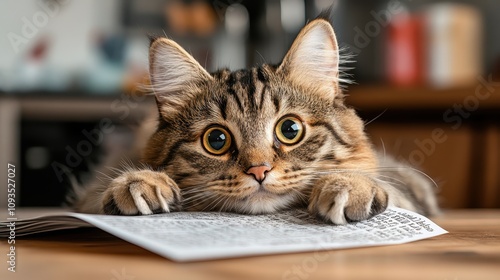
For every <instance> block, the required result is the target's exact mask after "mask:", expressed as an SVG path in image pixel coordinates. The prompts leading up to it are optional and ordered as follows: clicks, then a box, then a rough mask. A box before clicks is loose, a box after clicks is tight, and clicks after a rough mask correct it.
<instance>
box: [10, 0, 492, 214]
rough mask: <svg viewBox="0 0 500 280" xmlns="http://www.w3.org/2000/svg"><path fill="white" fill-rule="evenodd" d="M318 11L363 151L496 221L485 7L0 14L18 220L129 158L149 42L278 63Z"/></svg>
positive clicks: (205, 60) (260, 0) (37, 8)
mask: <svg viewBox="0 0 500 280" xmlns="http://www.w3.org/2000/svg"><path fill="white" fill-rule="evenodd" d="M330 6H332V7H333V9H332V15H331V21H332V23H333V25H334V28H335V31H336V33H337V36H338V41H339V44H340V46H341V48H342V52H343V53H344V54H345V55H346V56H349V57H351V58H350V59H349V60H352V62H350V63H346V64H344V65H343V66H344V72H345V73H344V75H345V76H346V77H348V78H350V79H351V80H353V81H354V82H355V83H354V84H353V85H349V86H348V87H347V88H346V92H347V94H348V95H349V96H348V99H347V102H348V103H349V104H350V105H352V106H353V107H355V108H356V109H357V110H358V112H359V113H360V115H361V116H362V118H363V119H364V120H365V122H366V123H367V132H368V133H369V134H370V136H371V137H372V140H373V143H374V145H375V146H377V147H378V148H379V149H380V150H381V151H385V152H386V153H388V154H392V155H394V156H395V157H396V158H397V159H399V160H401V161H404V162H407V163H408V164H411V165H413V166H415V167H417V168H420V169H422V170H423V171H425V172H426V173H427V174H429V175H430V176H431V177H432V178H434V180H435V181H436V182H437V183H438V186H439V187H438V192H439V196H440V202H441V205H442V206H443V207H446V208H477V207H500V172H499V171H500V170H499V166H500V148H499V146H500V118H499V117H500V110H499V109H500V97H499V92H500V29H499V28H498V27H499V26H500V17H499V16H498V11H500V2H499V1H495V0H482V1H472V0H469V1H465V0H464V1H431V0H428V1H426V0H422V1H411V0H389V1H387V0H376V1H361V0H337V1H333V0H314V1H304V0H254V1H245V0H213V1H212V0H209V1H202V0H183V1H181V0H148V1H144V0H142V1H139V0H123V1H118V0H107V1H98V0H85V1H83V0H24V1H18V0H4V1H1V3H0V154H1V158H0V161H1V164H2V166H4V167H5V166H7V164H8V163H13V164H15V165H16V175H17V177H16V182H17V184H16V186H17V188H16V194H17V206H18V207H20V206H59V205H61V204H62V202H63V201H64V196H65V193H66V191H67V189H68V188H69V186H70V184H71V183H72V182H79V183H82V182H85V181H87V180H88V179H89V176H94V174H91V173H90V172H89V171H90V170H92V169H93V168H94V167H95V166H96V165H97V164H99V162H100V160H101V159H102V158H103V156H104V155H107V154H110V153H115V154H116V153H121V152H123V151H126V150H128V149H131V148H132V147H133V144H132V143H133V142H134V140H135V138H136V135H137V124H138V123H140V122H141V121H142V120H143V119H144V118H145V116H146V115H147V114H148V112H149V111H151V110H156V108H155V106H154V102H153V100H152V99H151V97H145V96H143V93H142V92H141V91H140V90H139V88H138V87H137V84H138V83H144V82H147V63H148V45H149V40H148V37H147V35H148V34H149V35H166V36H168V37H169V38H172V39H174V40H176V41H177V42H179V44H180V45H182V46H183V47H185V48H186V49H187V50H188V51H189V52H190V53H191V54H192V55H193V56H194V57H195V58H196V59H197V60H198V61H199V62H200V64H201V65H203V66H205V67H206V68H207V69H208V70H210V71H213V70H216V69H218V68H222V67H227V68H230V69H233V70H236V69H239V68H245V67H248V66H253V65H256V64H260V63H264V62H266V63H279V62H280V61H281V59H282V58H283V56H284V54H285V53H286V51H287V49H288V48H289V46H290V45H291V43H292V41H293V39H294V38H295V36H296V35H297V33H298V32H299V30H300V28H301V27H302V26H303V25H304V24H305V23H306V22H307V21H309V20H311V19H313V18H315V17H316V16H317V15H318V14H319V13H320V11H322V10H324V9H326V8H328V7H330ZM0 181H2V182H5V181H7V172H6V171H2V172H0ZM0 191H1V192H2V193H7V186H6V184H2V185H1V186H0ZM6 205H7V201H6V200H5V201H4V200H2V201H0V206H6Z"/></svg>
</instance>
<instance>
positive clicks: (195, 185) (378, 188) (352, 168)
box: [75, 17, 439, 224]
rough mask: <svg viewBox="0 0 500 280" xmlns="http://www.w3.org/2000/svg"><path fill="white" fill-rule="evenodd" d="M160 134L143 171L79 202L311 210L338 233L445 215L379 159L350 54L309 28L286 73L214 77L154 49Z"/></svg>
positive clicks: (121, 207) (408, 172) (127, 209)
mask: <svg viewBox="0 0 500 280" xmlns="http://www.w3.org/2000/svg"><path fill="white" fill-rule="evenodd" d="M149 60H150V81H151V85H152V90H153V91H154V95H155V98H156V102H157V106H158V125H157V127H156V129H155V130H154V132H153V133H152V135H151V137H150V139H149V141H148V142H147V144H146V145H145V148H144V150H143V155H142V158H141V161H140V162H141V165H137V166H136V167H134V168H130V169H128V170H124V171H123V172H120V173H119V174H117V175H116V176H115V177H112V178H109V179H108V180H107V181H105V182H103V183H100V184H93V185H92V186H90V187H89V188H87V189H85V190H84V191H83V192H82V193H80V194H79V197H78V199H77V202H76V204H75V209H76V210H77V211H79V212H85V213H99V214H115V215H116V214H118V215H137V214H139V215H141V214H142V215H148V214H153V213H160V212H170V211H231V212H238V213H247V214H260V213H272V212H275V211H279V210H282V209H289V208H294V207H304V208H305V207H307V209H308V211H309V212H310V213H311V214H313V215H315V216H317V217H318V218H320V219H323V220H325V221H326V222H331V223H334V224H345V223H348V222H351V221H361V220H365V219H368V218H370V217H373V216H374V215H377V214H379V213H381V212H383V211H384V210H385V209H386V208H387V207H388V206H397V207H402V208H405V209H409V210H412V211H416V212H419V213H422V214H425V215H433V214H436V213H438V211H439V208H438V206H437V202H436V197H435V194H434V191H433V185H432V184H431V181H430V180H429V179H427V178H426V177H425V176H424V175H422V174H423V173H421V172H418V171H417V170H415V169H413V168H410V167H407V166H404V165H402V164H400V163H397V162H395V161H394V160H392V159H391V158H389V157H386V156H381V155H377V153H376V152H375V150H374V148H373V147H372V144H371V143H370V141H369V139H368V138H367V135H366V134H365V132H364V123H363V121H362V120H361V119H360V118H359V117H358V116H357V115H356V113H355V111H354V110H353V109H351V108H349V107H348V106H347V105H346V104H345V102H344V94H343V92H342V89H341V84H340V80H341V79H340V78H339V77H340V74H339V63H340V55H339V47H338V44H337V40H336V36H335V33H334V30H333V27H332V25H331V24H330V23H329V21H328V20H326V19H324V18H321V17H320V18H317V19H315V20H313V21H311V22H309V23H308V24H307V25H306V26H305V27H304V28H303V29H302V30H301V31H300V33H299V34H298V36H297V38H296V39H295V41H294V42H293V44H292V46H291V48H290V50H289V51H288V53H287V54H286V55H285V57H284V59H283V61H282V62H281V63H280V64H279V65H270V64H263V65H261V66H259V67H254V68H250V69H245V70H238V71H234V72H231V71H229V70H227V69H223V70H220V71H218V72H215V73H211V74H210V73H208V72H207V71H206V70H205V69H204V68H203V67H201V66H200V64H199V63H198V62H197V61H196V60H195V59H194V58H193V57H192V56H191V55H189V54H188V53H187V52H186V51H185V50H184V49H183V48H182V47H181V46H179V45H178V44H177V43H176V42H174V41H172V40H170V39H167V38H163V37H158V38H153V39H152V40H151V45H150V51H149Z"/></svg>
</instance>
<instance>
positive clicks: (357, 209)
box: [308, 175, 388, 225]
mask: <svg viewBox="0 0 500 280" xmlns="http://www.w3.org/2000/svg"><path fill="white" fill-rule="evenodd" d="M319 183H320V184H318V185H317V186H316V187H315V188H314V189H313V191H312V193H311V197H310V201H309V208H308V209H309V211H310V212H311V213H313V214H315V215H316V216H318V217H319V218H321V219H323V220H326V221H328V222H332V223H334V224H338V225H342V224H346V223H348V222H351V221H362V220H366V219H369V218H371V217H373V216H375V215H377V214H380V213H382V212H383V211H385V209H386V208H387V205H388V194H387V193H386V191H385V190H384V189H383V188H381V187H380V186H378V185H377V183H376V182H375V181H374V180H372V179H371V178H369V177H366V176H357V175H356V176H334V177H331V178H324V179H322V180H320V182H319Z"/></svg>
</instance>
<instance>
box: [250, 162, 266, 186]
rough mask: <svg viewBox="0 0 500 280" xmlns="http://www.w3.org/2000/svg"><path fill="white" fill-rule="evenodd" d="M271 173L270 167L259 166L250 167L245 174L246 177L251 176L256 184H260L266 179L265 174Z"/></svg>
mask: <svg viewBox="0 0 500 280" xmlns="http://www.w3.org/2000/svg"><path fill="white" fill-rule="evenodd" d="M269 171H271V167H270V166H268V165H259V166H252V167H250V168H248V170H247V172H246V173H247V174H248V175H253V177H254V178H255V180H257V182H259V183H262V181H264V179H266V173H267V172H269Z"/></svg>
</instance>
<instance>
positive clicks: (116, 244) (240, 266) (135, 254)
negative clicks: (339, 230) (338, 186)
mask: <svg viewBox="0 0 500 280" xmlns="http://www.w3.org/2000/svg"><path fill="white" fill-rule="evenodd" d="M26 214H27V213H24V215H26ZM29 214H31V215H32V213H29ZM432 220H433V221H435V222H436V223H437V224H438V225H440V226H441V227H443V228H444V229H446V230H448V231H449V234H445V235H441V236H438V237H434V238H430V239H426V240H421V241H416V242H412V243H408V244H403V245H392V246H380V247H368V248H357V249H342V250H330V251H318V252H308V253H295V254H281V255H270V256H257V257H245V258H235V259H225V260H214V261H203V262H192V263H175V262H172V261H170V260H167V259H165V258H163V257H160V256H158V255H155V254H153V253H151V252H149V251H146V250H144V249H142V248H140V247H137V246H135V245H132V244H129V243H127V242H125V241H122V240H120V239H118V238H116V237H114V236H111V235H108V234H106V233H104V232H101V231H100V230H97V229H79V230H72V231H67V232H60V233H51V234H45V235H42V236H38V237H36V238H29V239H26V238H24V239H21V238H18V239H17V240H16V256H17V258H16V261H17V263H16V265H17V267H16V270H17V271H16V272H15V273H12V272H9V271H8V270H7V266H6V265H5V264H4V265H3V268H2V270H0V279H35V280H41V279H72V280H78V279H85V280H89V279H90V280H97V279H108V280H109V279H111V280H133V279H135V280H139V279H440V280H462V279H500V209H495V210H493V209H490V210H479V209H478V210H449V211H445V212H444V214H443V215H441V216H439V217H434V218H432ZM8 246H9V245H8V244H7V242H6V240H1V241H0V248H1V249H0V252H1V254H2V255H3V256H4V259H6V254H7V253H8Z"/></svg>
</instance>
